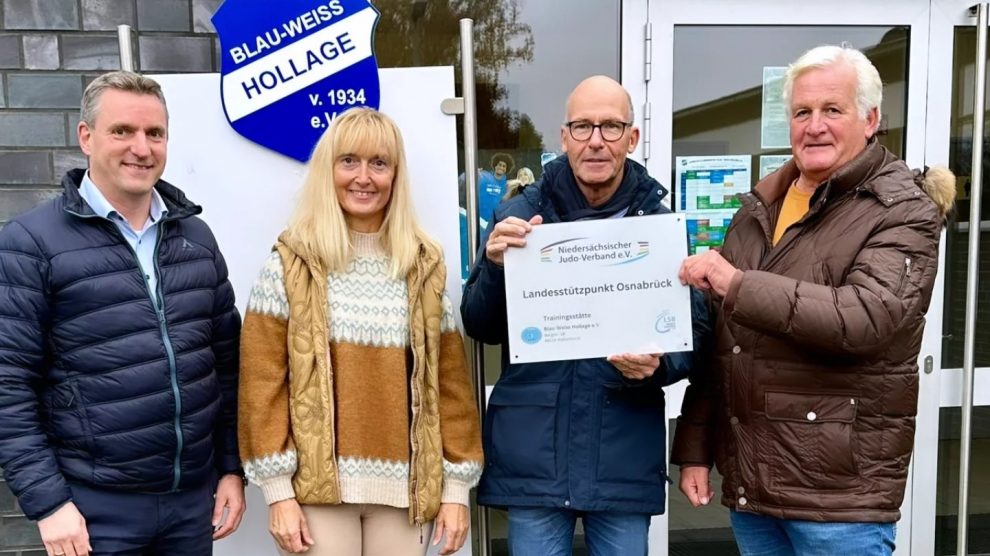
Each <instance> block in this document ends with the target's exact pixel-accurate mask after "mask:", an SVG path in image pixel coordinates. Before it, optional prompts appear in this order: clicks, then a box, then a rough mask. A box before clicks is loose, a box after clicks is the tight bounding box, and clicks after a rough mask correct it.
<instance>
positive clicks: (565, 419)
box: [461, 156, 711, 514]
mask: <svg viewBox="0 0 990 556" xmlns="http://www.w3.org/2000/svg"><path fill="white" fill-rule="evenodd" d="M624 172H625V174H624V178H623V179H624V180H631V181H632V182H633V184H634V185H635V194H634V195H633V196H632V200H631V203H630V205H629V207H628V210H627V212H626V216H640V215H647V214H662V213H666V212H669V210H668V209H667V208H666V207H664V206H663V205H662V204H661V200H662V199H663V197H664V196H665V195H666V194H667V191H666V189H664V188H663V186H661V185H660V184H659V183H658V182H657V181H656V180H654V179H653V178H651V177H650V176H649V175H648V174H647V173H646V169H645V168H644V167H643V166H641V165H639V164H637V163H635V162H633V161H629V160H627V161H626V165H625V170H624ZM554 187H570V188H573V189H574V191H575V194H580V193H577V191H578V190H577V186H576V185H575V184H574V176H573V173H572V172H571V169H570V166H569V165H568V163H567V158H566V156H562V157H559V158H557V159H556V160H554V161H552V162H550V163H549V164H547V165H546V167H544V174H543V176H542V178H541V179H540V181H538V182H537V183H535V184H533V185H531V186H529V187H527V188H526V189H524V190H523V193H522V194H520V195H519V196H517V197H514V198H512V199H510V200H508V201H506V202H504V203H502V205H500V206H499V207H498V209H496V211H495V218H494V219H493V221H492V223H491V225H490V226H489V230H490V229H491V228H492V227H494V225H495V224H496V223H497V222H500V221H502V220H504V219H506V218H508V217H510V216H515V217H518V218H521V219H523V220H529V219H530V218H531V217H533V216H534V215H536V214H540V215H542V216H543V222H544V223H545V224H548V223H554V222H560V221H561V219H560V216H559V214H558V211H557V209H556V207H555V206H554V205H553V202H552V201H551V199H550V197H551V196H550V195H549V190H550V188H554ZM670 240H671V241H685V242H686V241H687V238H670ZM461 316H462V318H463V321H464V329H465V331H466V332H467V334H468V335H469V336H471V337H472V338H475V339H477V340H480V341H483V342H485V343H489V344H503V349H502V375H501V376H500V377H499V380H498V383H497V384H496V385H495V388H494V390H493V391H492V394H491V397H490V399H489V402H488V412H487V414H486V415H485V427H484V433H483V437H482V438H483V441H484V448H485V470H484V473H483V474H482V478H481V483H480V484H479V486H478V502H479V503H480V504H484V505H487V506H496V507H512V506H543V507H553V508H562V509H564V508H566V509H571V510H576V511H599V512H621V513H645V514H659V513H663V509H664V497H665V487H666V482H667V474H666V469H667V467H666V462H665V455H666V446H667V444H666V440H665V438H666V429H665V425H666V415H665V413H666V412H665V411H664V393H663V390H662V388H663V387H664V386H666V385H668V384H671V383H673V382H676V381H678V380H681V379H683V378H686V377H687V376H688V373H689V371H690V370H691V369H692V367H694V366H696V365H698V364H700V362H701V359H702V358H701V356H700V355H699V356H698V357H696V356H695V354H703V353H706V351H705V350H706V347H705V342H708V341H710V330H711V326H710V323H709V321H708V310H707V306H706V305H705V301H704V297H703V296H702V295H701V294H700V293H698V292H692V318H693V325H694V345H695V351H694V353H672V354H668V355H666V356H664V357H663V358H662V360H661V366H660V369H658V371H657V372H656V373H655V374H654V375H653V377H651V378H649V379H647V380H642V381H634V380H628V379H625V378H624V377H623V376H622V375H621V374H620V373H619V372H618V370H617V369H616V368H615V367H614V366H613V365H612V364H611V363H609V362H608V361H607V360H605V358H597V359H580V360H575V361H553V362H542V363H524V364H510V363H509V359H508V357H509V350H508V349H507V347H508V346H507V345H506V337H507V324H506V311H505V273H504V271H503V269H502V267H499V266H497V265H495V264H494V263H492V262H490V261H489V260H488V259H487V258H486V257H485V255H484V241H482V247H481V250H480V251H479V254H478V260H477V262H476V263H475V265H474V268H473V269H472V271H471V276H470V277H469V278H468V282H467V285H466V286H465V290H464V296H463V298H462V299H461Z"/></svg>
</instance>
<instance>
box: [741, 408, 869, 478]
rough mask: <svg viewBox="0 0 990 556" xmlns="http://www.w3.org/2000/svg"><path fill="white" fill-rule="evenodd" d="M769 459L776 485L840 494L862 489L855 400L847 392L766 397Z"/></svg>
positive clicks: (766, 440) (766, 443) (771, 474)
mask: <svg viewBox="0 0 990 556" xmlns="http://www.w3.org/2000/svg"><path fill="white" fill-rule="evenodd" d="M765 401H766V415H767V421H768V431H767V433H768V434H767V437H766V439H765V441H764V444H765V446H758V447H757V449H762V448H764V447H765V448H767V449H768V450H767V451H766V452H765V453H766V454H767V456H766V458H767V460H768V461H769V462H770V464H771V466H770V477H771V480H772V482H773V483H774V485H775V486H777V487H781V488H801V489H808V490H812V491H814V490H842V489H849V488H853V487H856V486H858V483H859V480H858V479H859V470H858V468H857V466H856V450H857V443H856V433H855V430H854V426H855V422H856V411H857V401H856V398H855V397H853V396H852V395H850V394H843V393H828V392H825V393H797V392H779V391H767V392H766V400H765Z"/></svg>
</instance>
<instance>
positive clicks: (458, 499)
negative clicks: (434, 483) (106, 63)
mask: <svg viewBox="0 0 990 556" xmlns="http://www.w3.org/2000/svg"><path fill="white" fill-rule="evenodd" d="M470 492H471V486H470V485H468V484H467V483H465V482H463V481H458V480H457V479H451V478H450V477H444V478H443V492H442V493H441V494H440V502H441V503H442V504H462V505H464V506H467V507H469V508H470V507H471V494H470Z"/></svg>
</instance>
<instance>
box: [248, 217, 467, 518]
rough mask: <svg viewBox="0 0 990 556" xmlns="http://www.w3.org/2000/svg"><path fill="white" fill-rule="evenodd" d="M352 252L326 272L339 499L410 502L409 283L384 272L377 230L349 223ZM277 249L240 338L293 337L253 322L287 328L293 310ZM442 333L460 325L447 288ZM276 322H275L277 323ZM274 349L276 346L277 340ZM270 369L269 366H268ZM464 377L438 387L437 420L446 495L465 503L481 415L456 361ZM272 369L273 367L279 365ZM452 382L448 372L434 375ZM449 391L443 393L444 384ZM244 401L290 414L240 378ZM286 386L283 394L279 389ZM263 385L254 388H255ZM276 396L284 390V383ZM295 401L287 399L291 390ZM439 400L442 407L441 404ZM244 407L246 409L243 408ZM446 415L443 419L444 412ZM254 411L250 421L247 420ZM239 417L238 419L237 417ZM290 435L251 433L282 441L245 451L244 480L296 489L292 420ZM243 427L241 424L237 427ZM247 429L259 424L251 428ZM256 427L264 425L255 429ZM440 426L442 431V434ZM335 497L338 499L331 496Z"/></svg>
mask: <svg viewBox="0 0 990 556" xmlns="http://www.w3.org/2000/svg"><path fill="white" fill-rule="evenodd" d="M351 240H352V243H353V245H354V248H355V249H354V253H355V256H354V257H353V259H352V261H351V263H350V264H349V266H348V268H347V269H346V271H344V272H339V273H330V274H329V275H328V277H327V280H326V288H327V289H326V294H327V295H326V297H327V306H328V314H329V318H328V320H329V323H328V324H329V326H328V330H329V342H328V344H329V345H328V346H327V350H328V351H327V355H328V357H329V361H330V364H329V368H330V369H332V375H333V380H332V384H333V387H332V389H333V392H332V395H333V400H332V411H333V413H334V415H333V421H332V422H333V426H334V428H335V430H334V431H333V438H334V444H335V448H336V449H335V450H334V451H335V454H334V458H335V463H336V468H337V477H336V478H337V481H338V488H339V497H340V499H339V502H345V503H355V504H382V505H387V506H393V507H399V508H406V507H409V505H410V484H409V477H410V455H411V453H412V450H413V447H412V446H411V442H410V439H411V438H412V436H413V435H412V434H411V432H410V427H411V425H412V422H411V421H412V414H411V410H410V407H411V396H412V395H413V393H412V390H411V387H410V380H411V373H412V367H413V364H414V361H413V356H412V353H413V351H412V350H411V349H410V341H411V340H410V313H409V303H410V301H409V292H408V291H407V290H408V288H407V283H406V281H405V279H401V278H400V279H395V278H393V277H391V276H390V275H389V269H390V260H389V258H388V256H387V255H386V254H385V253H384V252H383V251H382V249H381V247H380V246H379V238H378V236H377V235H376V234H361V233H357V232H352V237H351ZM284 273H285V271H284V268H283V262H282V257H281V256H280V254H279V253H278V252H277V251H273V252H272V254H271V255H270V256H269V258H268V260H267V261H266V263H265V265H264V267H263V269H262V270H261V272H260V274H259V276H258V278H257V280H256V282H255V284H254V286H253V288H252V290H251V295H250V298H249V301H248V309H247V315H246V317H245V335H244V336H243V337H242V343H243V342H248V341H251V342H265V343H268V344H273V343H277V344H280V345H285V344H287V343H291V341H292V339H291V338H286V337H282V338H278V337H254V336H253V327H252V326H251V324H252V323H254V322H255V321H267V325H266V326H263V327H260V328H259V329H258V331H261V330H264V331H265V334H266V335H270V333H271V331H273V330H286V333H287V330H288V329H287V327H286V326H285V323H286V322H287V321H288V320H289V316H290V310H289V296H288V295H287V292H286V285H285V276H284ZM442 302H443V315H442V318H441V319H440V323H439V326H440V328H441V331H440V332H441V334H458V331H457V328H456V323H455V320H454V315H453V308H452V306H451V303H450V301H449V299H448V298H447V296H446V294H444V295H443V300H442ZM273 325H274V326H273ZM276 349H278V348H276ZM266 371H268V372H271V369H266ZM290 372H291V370H289V369H286V370H285V371H283V372H282V379H281V380H291V376H290V374H289V373H290ZM257 374H259V373H257V372H252V361H251V360H249V359H248V360H245V359H243V358H242V381H244V380H246V381H247V383H248V384H250V383H251V382H252V377H253V376H256V375H257ZM460 374H461V375H463V376H461V377H457V378H460V380H454V381H453V382H455V383H456V384H454V385H449V384H448V385H447V386H448V387H447V388H441V389H440V390H441V397H440V422H441V427H440V428H441V438H442V441H443V448H444V450H443V451H444V454H443V459H442V461H443V489H442V493H441V501H442V502H456V503H461V504H464V505H467V504H468V491H469V489H470V488H471V487H473V486H474V485H475V484H476V483H477V480H478V478H479V476H480V474H481V453H480V443H479V442H478V441H477V439H478V436H479V434H478V426H477V422H476V420H475V422H473V423H471V422H467V423H465V422H463V421H464V417H465V416H467V417H468V420H469V421H470V416H471V415H472V414H473V415H474V416H475V419H476V413H475V412H474V411H473V410H472V409H471V408H470V407H468V408H465V407H463V405H464V404H465V403H468V404H470V403H473V395H472V394H471V390H470V380H469V379H468V377H467V375H466V370H464V368H463V365H462V366H461V373H460ZM275 378H276V379H277V378H278V375H277V374H276V375H275ZM444 380H447V381H448V382H451V380H450V377H444V376H441V377H440V381H441V382H442V381H444ZM450 386H454V388H453V391H454V395H453V396H447V397H446V398H445V397H444V395H443V393H444V391H451V390H452V389H451V388H450ZM241 390H242V398H241V400H242V404H243V403H247V404H250V405H252V406H253V407H252V409H251V412H252V413H253V414H255V417H254V419H255V420H266V421H270V420H271V419H288V418H289V416H288V415H285V414H284V413H282V412H279V411H266V410H267V409H270V408H273V407H274V406H272V405H271V404H269V403H266V400H265V398H266V397H270V396H271V395H272V392H276V391H270V392H269V393H268V394H265V393H263V392H256V391H255V389H251V388H247V387H245V385H244V384H242V388H241ZM283 392H284V394H283ZM254 394H260V395H254ZM276 395H277V396H281V395H289V394H288V391H287V390H283V389H280V390H278V391H277V394H276ZM288 404H290V405H291V404H292V400H291V399H290V400H288ZM445 408H447V409H448V410H447V411H445ZM243 410H244V408H243V407H242V414H243V413H244V411H243ZM445 414H446V416H447V417H448V422H445V420H444V417H445ZM250 422H251V420H248V421H247V426H248V427H250ZM242 423H244V422H243V421H242ZM286 429H287V431H288V435H289V437H290V438H287V439H284V441H276V442H271V443H270V442H265V441H264V440H263V439H256V440H260V441H255V442H249V443H248V444H247V446H259V445H265V444H268V445H270V446H271V447H273V448H281V449H276V450H273V451H270V452H268V453H255V454H245V455H247V456H248V457H246V458H244V459H245V461H244V469H245V472H246V474H247V476H248V478H249V479H250V480H252V481H253V482H255V483H256V484H258V485H259V486H261V488H262V491H263V492H264V494H265V498H266V501H267V502H268V503H269V504H271V503H273V502H275V501H278V500H282V499H286V498H291V497H294V496H295V493H294V491H293V486H292V478H293V475H294V474H295V473H296V472H297V469H298V457H299V454H298V453H297V449H298V448H297V443H296V442H293V441H292V440H293V439H292V438H291V436H292V430H291V424H289V425H288V427H286ZM243 432H245V431H243V430H242V433H243ZM246 432H247V434H248V435H252V434H255V432H252V431H250V430H248V431H246ZM257 433H258V434H261V433H262V429H260V428H259V429H258V430H257ZM444 433H446V434H444ZM326 502H327V503H337V502H338V500H328V501H326Z"/></svg>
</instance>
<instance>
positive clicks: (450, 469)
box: [439, 293, 483, 506]
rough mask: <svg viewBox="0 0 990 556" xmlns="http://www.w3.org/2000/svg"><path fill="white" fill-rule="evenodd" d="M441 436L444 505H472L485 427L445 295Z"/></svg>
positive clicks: (442, 326)
mask: <svg viewBox="0 0 990 556" xmlns="http://www.w3.org/2000/svg"><path fill="white" fill-rule="evenodd" d="M439 363H440V372H439V381H440V384H439V386H440V437H441V439H442V441H443V492H442V494H441V502H443V503H451V502H453V503H458V504H463V505H465V506H470V498H469V491H470V489H471V488H472V487H474V486H475V485H476V484H478V479H479V478H480V477H481V470H482V461H483V456H482V449H481V427H480V420H479V418H478V405H477V403H476V399H475V395H474V390H473V388H472V382H471V377H470V376H469V374H468V367H467V360H466V358H465V353H464V342H463V340H462V339H461V333H460V332H459V331H458V330H457V325H456V323H455V321H454V309H453V306H452V305H451V303H450V299H449V298H448V297H447V294H446V293H444V294H443V319H442V322H441V335H440V354H439Z"/></svg>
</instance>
